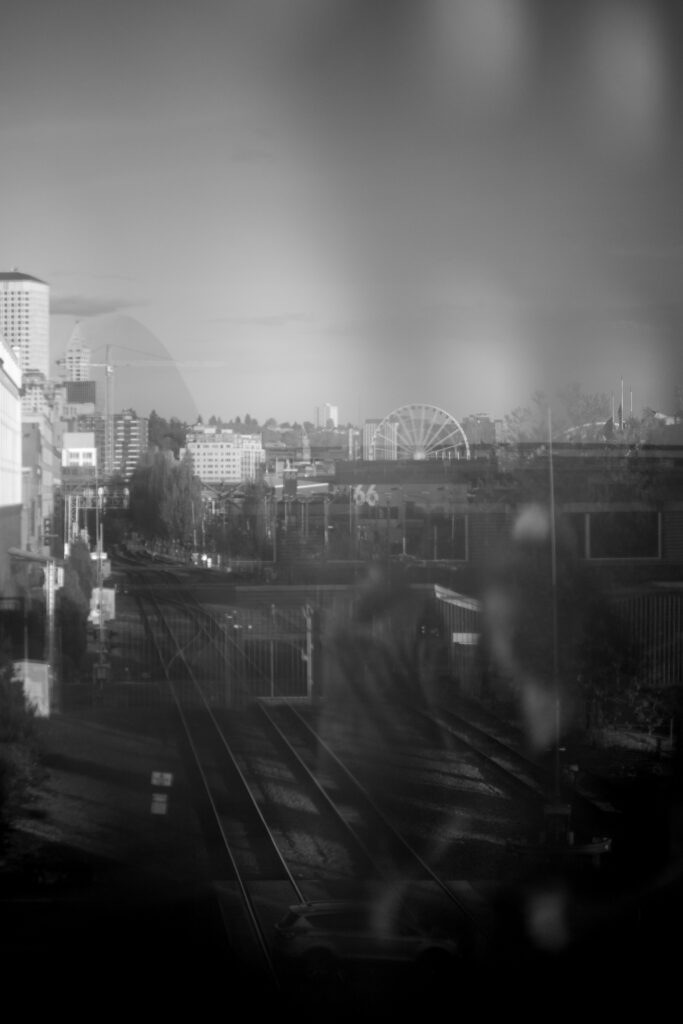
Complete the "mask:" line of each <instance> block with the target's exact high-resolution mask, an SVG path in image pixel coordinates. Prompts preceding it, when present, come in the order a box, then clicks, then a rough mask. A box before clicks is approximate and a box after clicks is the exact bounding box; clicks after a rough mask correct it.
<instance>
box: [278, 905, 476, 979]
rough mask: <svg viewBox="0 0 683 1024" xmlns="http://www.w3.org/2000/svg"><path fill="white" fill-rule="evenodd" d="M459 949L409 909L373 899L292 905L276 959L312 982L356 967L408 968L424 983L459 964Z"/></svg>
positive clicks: (280, 925) (283, 923)
mask: <svg viewBox="0 0 683 1024" xmlns="http://www.w3.org/2000/svg"><path fill="white" fill-rule="evenodd" d="M459 947H460V944H459V942H458V941H457V940H456V938H455V937H453V936H451V935H449V934H446V933H445V932H439V931H437V930H435V929H431V928H429V927H428V926H426V925H424V924H423V923H422V922H420V921H418V919H417V918H416V917H415V916H413V915H412V914H411V913H410V912H409V911H408V910H407V909H406V908H405V907H400V908H397V907H395V906H391V905H387V904H386V903H384V902H383V901H373V900H367V901H355V900H354V901H348V900H320V901H312V902H308V903H301V904H297V905H294V906H291V907H290V908H289V910H288V912H287V913H286V914H285V916H284V917H283V918H282V920H281V921H280V922H279V923H278V924H277V925H276V926H275V935H274V939H273V953H274V956H275V959H276V961H277V962H278V963H280V964H282V963H284V964H286V965H288V966H289V967H291V968H293V969H295V970H296V969H301V970H302V971H303V973H304V974H305V975H306V976H307V977H308V978H310V979H318V978H326V977H331V976H333V975H334V974H335V972H337V971H338V970H339V969H340V968H342V967H343V966H344V965H349V964H353V963H355V964H358V963H361V964H362V963H376V964H377V963H381V964H387V965H388V964H408V965H413V966H414V967H415V968H416V970H417V972H418V973H419V974H420V976H421V977H423V978H425V979H429V978H434V979H436V978H443V977H445V976H447V975H449V974H450V973H451V972H452V970H453V968H454V967H456V966H457V961H458V958H459V955H460V948H459Z"/></svg>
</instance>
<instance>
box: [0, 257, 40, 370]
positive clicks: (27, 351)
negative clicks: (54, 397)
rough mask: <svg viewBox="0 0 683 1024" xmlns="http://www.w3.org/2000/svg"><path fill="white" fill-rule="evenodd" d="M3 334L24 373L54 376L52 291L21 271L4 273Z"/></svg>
mask: <svg viewBox="0 0 683 1024" xmlns="http://www.w3.org/2000/svg"><path fill="white" fill-rule="evenodd" d="M0 333H2V334H3V335H4V337H5V340H6V342H7V343H8V345H9V346H10V348H12V349H13V350H14V351H15V352H16V353H17V358H18V360H19V366H20V367H21V369H22V371H26V370H35V371H37V372H38V373H42V374H43V376H44V378H45V379H48V378H49V376H50V287H49V285H48V284H46V282H45V281H40V280H39V279H38V278H37V277H31V275H30V274H22V273H20V272H19V271H18V270H16V269H14V270H12V271H9V272H7V271H5V272H0Z"/></svg>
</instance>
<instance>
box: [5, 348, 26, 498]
mask: <svg viewBox="0 0 683 1024" xmlns="http://www.w3.org/2000/svg"><path fill="white" fill-rule="evenodd" d="M21 385H22V375H21V369H20V367H19V362H18V360H17V358H16V355H15V353H14V352H12V350H11V348H10V347H9V345H7V343H6V342H5V340H4V338H3V337H2V335H0V507H3V508H4V507H5V506H11V505H21V462H22V459H21V397H20V395H21Z"/></svg>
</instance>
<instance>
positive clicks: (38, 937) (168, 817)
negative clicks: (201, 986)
mask: <svg viewBox="0 0 683 1024" xmlns="http://www.w3.org/2000/svg"><path fill="white" fill-rule="evenodd" d="M38 726H39V736H40V741H41V744H42V747H43V751H44V763H45V768H46V776H45V780H44V783H43V784H42V786H41V787H40V789H39V791H38V792H37V793H36V798H35V802H34V803H33V805H32V806H31V807H30V808H29V810H28V812H27V813H26V815H25V816H24V818H22V819H21V820H20V821H19V822H18V823H17V827H16V829H15V830H14V833H13V835H12V836H11V841H10V844H9V848H8V849H7V850H5V851H3V852H2V854H0V916H1V917H2V922H3V927H2V929H1V930H0V934H1V935H2V937H1V938H0V954H1V955H2V958H3V964H4V965H5V966H6V969H7V970H8V971H9V970H10V968H11V969H12V970H13V971H19V972H23V971H24V970H29V969H31V970H35V971H37V975H38V976H41V977H43V976H45V973H46V972H49V973H52V972H53V971H56V972H58V973H59V974H60V975H61V974H62V973H63V972H64V971H69V972H73V971H74V970H76V971H77V972H78V973H79V974H80V972H81V971H84V970H87V972H88V976H89V977H101V979H102V980H105V979H106V981H107V982H109V983H110V982H111V981H112V979H117V978H118V979H119V980H118V981H117V985H120V984H124V985H126V986H127V985H128V984H129V983H130V984H131V985H132V981H133V979H135V984H136V985H138V986H140V985H142V986H143V987H146V986H148V985H149V986H151V989H153V990H156V989H157V987H158V986H160V988H158V995H159V996H162V995H163V990H164V987H165V986H164V979H169V980H173V981H174V984H175V983H177V979H174V972H176V971H177V970H181V969H182V970H183V971H186V970H187V968H188V966H189V965H190V964H191V963H192V962H193V961H194V959H195V958H196V957H201V959H202V961H206V963H207V964H209V963H211V962H212V960H215V958H216V956H217V955H218V952H219V951H220V949H221V945H220V937H221V933H220V928H219V927H218V924H219V922H218V916H217V906H216V902H215V899H214V897H213V890H212V887H211V881H210V879H209V877H208V870H207V859H206V854H205V847H204V841H203V837H202V834H201V831H200V827H199V824H198V822H197V819H196V815H195V812H194V810H193V807H192V804H191V801H190V793H189V789H188V786H187V781H186V779H185V775H184V771H183V765H182V762H181V759H180V757H179V754H178V751H177V750H176V746H175V742H174V739H173V734H172V732H168V733H167V734H166V736H165V738H164V730H163V728H162V722H161V721H160V720H159V718H158V716H155V714H154V713H153V712H152V711H149V710H148V711H145V710H142V709H135V710H126V709H121V708H110V709H107V708H98V709H90V710H83V711H81V712H80V713H78V714H70V715H55V716H53V717H52V718H50V719H42V720H39V722H38ZM153 773H163V777H162V776H159V775H156V774H154V775H153ZM169 782H170V785H162V784H160V783H169ZM158 812H162V813H158ZM223 968H225V963H224V962H223ZM72 994H73V993H72Z"/></svg>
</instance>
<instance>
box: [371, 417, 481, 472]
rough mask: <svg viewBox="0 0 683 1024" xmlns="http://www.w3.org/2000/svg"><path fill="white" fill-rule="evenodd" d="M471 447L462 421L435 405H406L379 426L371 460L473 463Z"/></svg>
mask: <svg viewBox="0 0 683 1024" xmlns="http://www.w3.org/2000/svg"><path fill="white" fill-rule="evenodd" d="M469 457H470V446H469V442H468V440H467V436H466V434H465V431H464V430H463V429H462V427H461V426H460V424H459V423H458V421H457V420H456V419H455V418H454V417H453V416H451V415H450V413H447V412H445V411H444V410H443V409H439V408H438V407H437V406H435V405H402V406H401V407H400V408H399V409H394V411H393V412H390V413H389V415H388V416H385V417H384V419H383V420H381V422H380V423H378V424H377V427H376V428H375V432H374V434H373V436H372V442H371V445H370V458H371V459H376V460H383V459H469Z"/></svg>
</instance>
